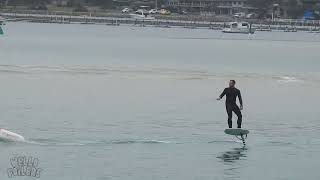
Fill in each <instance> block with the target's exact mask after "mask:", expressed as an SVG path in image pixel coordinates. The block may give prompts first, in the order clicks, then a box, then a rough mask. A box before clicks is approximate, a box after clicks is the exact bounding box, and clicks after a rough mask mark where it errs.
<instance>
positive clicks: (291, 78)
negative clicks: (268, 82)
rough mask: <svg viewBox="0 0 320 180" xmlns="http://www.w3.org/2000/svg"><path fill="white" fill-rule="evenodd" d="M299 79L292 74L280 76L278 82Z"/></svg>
mask: <svg viewBox="0 0 320 180" xmlns="http://www.w3.org/2000/svg"><path fill="white" fill-rule="evenodd" d="M299 81H301V80H299V79H297V78H296V77H293V76H282V77H280V79H279V80H278V82H282V83H291V82H299Z"/></svg>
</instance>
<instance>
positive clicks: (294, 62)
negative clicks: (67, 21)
mask: <svg viewBox="0 0 320 180" xmlns="http://www.w3.org/2000/svg"><path fill="white" fill-rule="evenodd" d="M5 33H6V34H5V36H2V37H0V82H1V90H0V92H1V93H0V99H1V101H0V127H2V128H5V129H9V130H12V131H14V132H18V133H20V134H22V135H23V136H25V138H26V139H27V142H26V143H6V142H0V147H1V148H0V159H1V161H0V179H9V178H8V175H7V168H10V167H11V165H10V158H11V157H14V156H16V155H25V156H33V157H35V158H38V159H39V167H40V168H41V169H43V171H42V174H41V177H40V179H46V180H56V179H59V180H60V179H61V180H70V179H83V180H87V179H90V180H91V179H93V180H104V179H108V180H109V179H115V180H126V179H127V180H142V179H154V180H163V179H174V180H186V179H190V180H209V179H216V180H250V179H259V180H271V179H272V180H301V179H308V180H318V179H319V178H320V175H319V173H318V169H319V166H320V163H319V158H320V155H319V149H320V138H319V137H320V119H319V115H320V113H319V109H318V107H319V100H320V96H319V90H320V73H319V67H320V60H319V59H320V54H319V49H320V34H311V33H304V32H298V33H283V32H272V33H270V32H257V33H256V34H255V35H252V36H248V35H236V34H233V35H227V34H222V33H220V32H217V31H212V30H205V29H195V30H190V29H179V28H169V29H161V28H148V27H146V28H141V27H134V26H120V27H108V26H103V25H57V24H32V23H8V24H7V25H6V26H5ZM229 79H236V80H237V82H238V84H237V85H238V87H239V89H241V91H242V94H243V95H242V96H243V98H244V108H245V109H244V111H243V114H244V120H243V123H244V124H243V127H244V128H246V129H249V130H250V134H249V137H248V139H247V146H246V147H245V148H243V146H242V144H241V142H239V141H238V140H237V139H236V138H234V137H232V136H228V135H225V134H224V132H223V130H224V129H225V128H226V127H227V122H226V121H227V120H226V113H225V110H224V103H223V102H216V101H215V98H216V97H217V96H218V95H219V94H220V93H221V91H222V90H223V88H224V87H225V86H226V85H227V82H228V80H229ZM234 123H235V120H234ZM13 179H30V178H29V177H26V178H25V177H15V178H13Z"/></svg>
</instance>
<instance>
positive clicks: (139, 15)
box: [130, 9, 155, 20]
mask: <svg viewBox="0 0 320 180" xmlns="http://www.w3.org/2000/svg"><path fill="white" fill-rule="evenodd" d="M130 16H131V18H134V19H145V20H152V19H155V18H154V17H153V16H150V15H149V12H148V11H146V10H143V9H139V10H137V11H136V12H135V13H134V14H130Z"/></svg>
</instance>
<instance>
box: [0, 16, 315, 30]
mask: <svg viewBox="0 0 320 180" xmlns="http://www.w3.org/2000/svg"><path fill="white" fill-rule="evenodd" d="M81 14H82V15H81ZM1 15H2V17H4V18H5V19H6V21H8V22H12V21H13V22H18V21H22V22H36V23H57V24H101V25H110V26H119V25H121V24H126V25H137V26H142V27H144V26H154V27H162V28H170V27H181V28H189V29H197V28H204V29H212V30H222V29H223V28H224V26H225V24H227V23H229V22H232V21H247V22H249V23H252V26H253V28H254V29H255V30H256V31H273V30H276V31H284V32H297V31H307V32H310V33H320V21H319V20H312V21H311V20H284V19H279V20H274V21H270V20H256V19H244V20H240V19H237V20H236V19H223V18H222V19H219V18H217V17H215V18H211V19H210V17H205V18H203V17H201V16H194V17H191V16H186V17H184V18H181V17H182V16H155V19H134V18H130V16H129V15H128V14H125V15H123V14H118V13H116V14H112V13H111V14H107V15H105V16H92V14H88V13H86V14H83V13H79V14H76V15H72V14H69V15H63V14H61V15H57V14H49V13H48V14H42V13H38V12H34V13H16V12H14V13H1Z"/></svg>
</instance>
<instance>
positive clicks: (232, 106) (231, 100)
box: [220, 87, 242, 128]
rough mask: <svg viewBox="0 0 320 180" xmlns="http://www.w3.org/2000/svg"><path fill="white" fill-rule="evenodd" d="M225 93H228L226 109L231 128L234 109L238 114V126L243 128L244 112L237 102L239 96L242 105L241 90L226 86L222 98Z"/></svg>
mask: <svg viewBox="0 0 320 180" xmlns="http://www.w3.org/2000/svg"><path fill="white" fill-rule="evenodd" d="M224 95H226V110H227V113H228V125H229V128H232V111H233V112H234V113H235V114H236V115H237V116H238V121H237V124H238V128H241V123H242V114H241V111H240V108H239V106H238V105H237V103H236V99H237V97H238V98H239V102H240V105H241V106H242V97H241V93H240V90H239V89H237V88H234V87H233V88H230V87H229V88H225V89H224V90H223V92H222V93H221V95H220V98H222V97H223V96H224Z"/></svg>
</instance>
